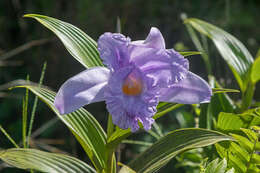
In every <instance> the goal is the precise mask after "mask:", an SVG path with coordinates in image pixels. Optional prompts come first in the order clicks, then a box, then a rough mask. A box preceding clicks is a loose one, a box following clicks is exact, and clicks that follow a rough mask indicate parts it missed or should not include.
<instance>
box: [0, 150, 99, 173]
mask: <svg viewBox="0 0 260 173" xmlns="http://www.w3.org/2000/svg"><path fill="white" fill-rule="evenodd" d="M0 158H1V159H2V160H3V161H4V162H6V163H8V164H9V165H12V166H15V167H17V168H21V169H34V170H37V171H41V172H48V173H49V172H51V173H61V172H70V173H95V172H96V171H95V170H94V169H93V168H91V167H90V166H89V165H87V164H86V163H84V162H82V161H81V160H78V159H76V158H74V157H71V156H67V155H64V154H54V153H48V152H44V151H40V150H36V149H25V148H19V149H18V148H15V149H8V150H2V151H0Z"/></svg>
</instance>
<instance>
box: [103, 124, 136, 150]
mask: <svg viewBox="0 0 260 173" xmlns="http://www.w3.org/2000/svg"><path fill="white" fill-rule="evenodd" d="M130 135H131V130H130V129H126V130H123V129H120V128H117V129H116V131H115V132H114V133H112V135H111V136H110V137H109V138H108V140H107V147H108V148H116V147H117V145H118V144H120V143H121V142H122V140H124V139H125V138H127V137H128V136H130Z"/></svg>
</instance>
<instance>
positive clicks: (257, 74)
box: [251, 56, 260, 83]
mask: <svg viewBox="0 0 260 173" xmlns="http://www.w3.org/2000/svg"><path fill="white" fill-rule="evenodd" d="M251 80H252V82H253V83H256V82H258V81H259V80H260V56H259V57H258V58H256V60H255V62H254V64H253V67H252V71H251Z"/></svg>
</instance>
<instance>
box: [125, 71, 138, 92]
mask: <svg viewBox="0 0 260 173" xmlns="http://www.w3.org/2000/svg"><path fill="white" fill-rule="evenodd" d="M142 90H143V82H142V80H141V79H140V78H139V77H137V76H136V75H135V74H134V73H133V72H132V73H130V74H129V75H128V76H127V77H126V79H125V80H124V82H123V85H122V91H123V93H124V94H126V95H129V96H137V95H140V94H141V93H142Z"/></svg>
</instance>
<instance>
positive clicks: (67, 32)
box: [24, 14, 102, 68]
mask: <svg viewBox="0 0 260 173" xmlns="http://www.w3.org/2000/svg"><path fill="white" fill-rule="evenodd" d="M24 17H31V18H34V19H36V20H37V21H39V22H40V23H41V24H43V25H44V26H45V27H47V28H48V29H50V30H51V31H52V32H54V34H56V35H57V36H58V37H59V39H60V40H61V41H62V43H63V44H64V46H65V47H66V49H67V50H68V52H69V53H70V54H71V55H72V56H73V57H74V58H75V59H76V60H78V61H79V62H80V63H81V64H82V65H83V66H85V67H86V68H88V67H94V66H102V62H101V59H100V57H99V53H98V50H97V43H96V42H95V41H94V40H93V39H92V38H90V37H89V36H88V35H87V34H85V33H84V32H83V31H82V30H80V29H79V28H77V27H75V26H73V25H71V24H69V23H66V22H63V21H61V20H58V19H55V18H52V17H48V16H43V15H38V14H26V15H24Z"/></svg>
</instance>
